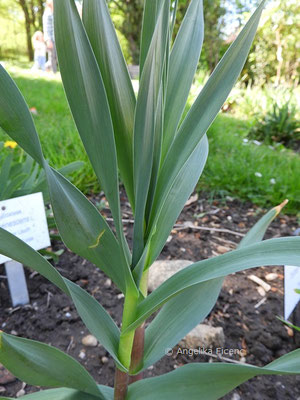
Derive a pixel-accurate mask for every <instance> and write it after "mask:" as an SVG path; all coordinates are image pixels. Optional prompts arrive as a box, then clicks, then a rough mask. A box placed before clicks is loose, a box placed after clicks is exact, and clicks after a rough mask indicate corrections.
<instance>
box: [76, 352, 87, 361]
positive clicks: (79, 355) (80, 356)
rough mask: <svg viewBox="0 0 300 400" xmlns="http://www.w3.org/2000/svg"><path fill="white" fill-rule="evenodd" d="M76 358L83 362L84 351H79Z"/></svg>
mask: <svg viewBox="0 0 300 400" xmlns="http://www.w3.org/2000/svg"><path fill="white" fill-rule="evenodd" d="M78 357H79V358H80V359H81V360H84V359H85V357H86V354H85V351H84V350H81V351H80V353H79V354H78Z"/></svg>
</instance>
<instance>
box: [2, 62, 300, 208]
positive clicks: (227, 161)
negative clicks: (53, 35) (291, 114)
mask: <svg viewBox="0 0 300 400" xmlns="http://www.w3.org/2000/svg"><path fill="white" fill-rule="evenodd" d="M7 66H8V70H9V71H10V73H11V75H12V76H13V78H14V79H15V81H16V83H17V85H18V86H19V88H20V90H21V92H22V93H23V95H24V97H25V99H26V101H27V103H28V105H29V107H35V108H36V109H37V112H38V115H37V116H34V120H35V123H36V126H37V130H38V133H39V136H40V139H41V142H42V146H43V150H44V154H45V156H46V157H47V158H48V159H49V161H50V164H51V165H53V166H55V167H57V168H59V167H61V166H63V165H66V164H67V163H70V162H72V161H75V160H81V161H84V162H85V167H84V168H83V169H81V170H80V171H78V172H76V173H74V175H73V182H74V183H75V185H76V186H78V187H79V188H80V189H81V190H82V191H83V192H84V193H91V192H95V191H98V190H99V185H98V184H97V180H96V178H95V175H94V173H93V170H92V168H91V166H90V164H89V161H88V159H87V156H86V154H85V152H84V150H83V146H82V143H81V140H80V138H79V135H78V133H77V131H76V128H75V125H74V122H73V120H72V117H71V114H70V111H69V108H68V105H67V101H66V99H65V95H64V91H63V88H62V85H61V82H60V80H59V78H58V77H53V76H52V75H49V74H44V75H43V74H35V75H34V74H32V72H31V71H29V70H28V69H27V70H26V69H24V68H20V67H12V66H11V65H10V64H8V65H7ZM251 123H252V120H251V121H247V119H246V118H243V119H242V118H240V119H239V118H237V117H236V116H230V115H226V114H219V116H218V117H217V119H216V121H215V122H214V124H213V125H212V127H211V128H210V129H209V132H208V137H209V143H210V154H209V157H208V162H207V165H206V167H205V170H204V173H203V175H202V177H201V179H200V182H199V184H198V188H199V190H205V191H209V192H210V193H211V194H212V195H213V196H215V195H216V196H226V195H229V196H232V197H238V198H240V199H242V200H250V201H252V202H253V203H256V204H258V205H260V206H262V207H269V206H274V205H277V204H279V203H280V202H281V201H283V200H284V199H285V198H288V199H289V200H290V202H289V204H288V206H287V207H286V211H288V212H292V213H297V212H299V206H300V179H299V171H300V157H299V155H297V154H295V153H293V152H291V151H288V150H285V149H282V148H281V149H270V148H269V147H268V146H265V145H261V146H257V145H255V144H253V143H251V142H249V143H246V144H245V143H244V142H243V139H244V138H245V137H246V135H247V132H248V129H249V127H250V125H251ZM6 139H7V136H5V134H3V133H1V132H0V141H1V140H6ZM257 173H258V175H260V174H261V177H260V176H256V175H257ZM274 180H275V184H274V183H273V184H272V183H271V182H274Z"/></svg>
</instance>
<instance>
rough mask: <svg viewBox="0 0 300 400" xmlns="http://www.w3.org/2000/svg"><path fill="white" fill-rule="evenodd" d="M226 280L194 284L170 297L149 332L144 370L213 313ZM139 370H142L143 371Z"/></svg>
mask: <svg viewBox="0 0 300 400" xmlns="http://www.w3.org/2000/svg"><path fill="white" fill-rule="evenodd" d="M222 283H223V279H212V280H210V281H208V282H205V283H201V284H199V285H194V286H192V287H190V288H189V289H187V290H185V291H184V293H182V294H179V295H178V296H175V297H174V298H172V299H171V300H169V301H168V302H167V303H166V304H165V305H164V306H163V308H162V309H161V311H160V312H159V313H158V315H157V316H156V317H155V318H154V320H153V321H152V322H151V323H150V325H149V326H148V328H147V329H146V332H145V350H144V360H143V365H141V366H140V367H141V368H140V369H139V371H140V370H144V369H146V368H148V367H149V366H150V365H153V364H155V363H156V361H158V360H159V359H160V358H161V357H163V356H164V355H165V352H166V349H167V348H173V347H174V346H175V345H176V344H177V343H178V342H179V341H180V340H181V339H182V338H183V337H184V336H185V335H187V334H188V333H189V332H190V331H191V330H192V329H193V328H194V327H195V326H196V325H197V324H199V323H200V322H201V321H202V320H203V319H204V318H206V317H207V315H208V314H209V313H210V311H211V310H212V308H213V307H214V305H215V304H216V301H217V299H218V296H219V293H220V290H221V286H222ZM139 371H138V372H139Z"/></svg>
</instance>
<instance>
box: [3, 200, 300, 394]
mask: <svg viewBox="0 0 300 400" xmlns="http://www.w3.org/2000/svg"><path fill="white" fill-rule="evenodd" d="M95 200H97V201H98V202H99V201H100V200H101V199H100V198H98V199H95ZM102 200H103V199H102ZM123 200H124V201H123V211H124V218H125V220H127V222H126V225H125V226H126V231H127V235H128V238H129V239H130V237H131V234H132V223H131V218H132V216H131V214H130V211H129V208H128V206H127V204H126V201H125V199H123ZM192 200H193V199H192ZM102 212H103V213H104V214H106V215H107V216H108V217H109V212H108V210H106V209H105V208H104V209H103V210H102ZM262 213H263V211H262V210H261V209H259V208H257V207H255V206H253V205H251V204H249V203H248V204H246V203H241V202H239V201H237V200H233V199H229V200H227V201H226V202H222V201H216V200H214V201H210V200H209V199H205V200H201V201H200V200H197V199H196V197H194V201H192V202H191V203H190V204H189V205H188V206H186V207H185V209H184V211H183V213H182V214H181V216H180V218H179V220H178V222H177V225H176V228H175V229H174V230H173V231H172V234H171V235H170V237H169V241H168V243H167V245H166V246H165V248H164V250H163V251H162V254H161V256H160V258H161V259H188V260H191V261H196V260H201V259H205V258H209V257H212V256H214V255H217V254H221V253H223V252H225V251H228V250H230V249H233V248H235V246H236V244H238V242H239V241H240V239H241V238H242V237H241V235H242V234H244V233H246V232H247V231H248V229H249V228H250V227H251V226H252V225H253V224H254V223H255V222H256V221H257V220H258V218H259V217H260V216H261V215H262ZM188 225H190V226H191V227H188ZM202 228H204V230H203V229H202ZM296 228H298V225H297V218H296V217H294V216H280V217H278V218H277V220H276V221H274V222H273V223H272V226H271V227H270V228H269V230H268V233H267V235H266V237H267V238H270V237H278V236H290V235H292V233H293V231H294V230H295V229H296ZM219 230H221V231H219ZM62 246H63V245H62V244H59V243H56V244H55V246H54V248H55V249H58V248H61V247H62ZM56 267H57V269H58V270H59V272H61V273H62V274H63V275H64V276H65V277H67V278H69V279H71V280H72V281H74V282H76V283H77V284H79V285H80V286H82V287H84V288H85V289H87V290H88V291H89V292H90V293H92V294H93V295H94V296H95V298H96V299H97V300H99V301H100V302H101V304H102V305H103V306H104V307H105V308H106V310H107V311H108V312H109V313H110V315H111V316H112V317H113V318H114V319H115V320H117V321H118V322H120V319H121V311H122V302H123V296H122V294H121V293H120V292H119V291H118V290H117V289H116V288H115V287H114V285H113V284H112V283H111V281H110V280H109V279H107V277H106V276H105V275H104V274H102V272H100V271H99V270H98V269H96V268H95V267H93V265H91V263H89V262H87V261H84V260H83V259H81V258H80V257H79V256H77V255H74V254H72V253H70V252H69V251H67V250H66V251H65V252H64V254H63V255H62V256H61V257H60V259H59V262H58V263H57V264H56ZM270 272H273V273H275V274H277V277H276V275H274V276H275V277H276V278H275V279H274V280H272V281H269V282H268V283H269V284H270V285H271V290H270V291H268V292H267V293H265V294H264V293H262V292H261V290H260V292H259V291H258V287H259V286H258V285H257V284H256V283H254V282H253V281H251V280H250V279H249V276H250V275H251V274H254V275H256V276H258V277H260V278H262V279H263V280H265V279H266V275H267V274H269V273H270ZM3 274H4V271H3V267H2V266H1V267H0V275H3ZM26 276H27V282H28V288H29V293H30V298H31V304H30V305H28V306H25V307H17V308H15V309H13V308H12V307H11V303H10V299H9V294H8V289H7V285H6V281H5V280H4V279H2V280H1V281H0V285H1V291H0V307H1V313H0V329H2V330H4V331H5V332H7V333H13V334H16V335H20V336H22V337H27V338H31V339H36V340H40V341H42V342H45V343H48V344H52V345H54V346H56V347H58V348H60V349H61V350H63V351H65V352H68V353H69V354H70V355H71V356H73V357H75V358H76V359H77V360H79V361H80V362H81V363H82V364H83V365H84V366H85V367H86V368H87V369H88V370H89V372H90V373H91V374H92V375H93V377H94V378H95V379H96V381H97V382H99V383H103V384H106V385H110V386H112V385H113V378H114V375H113V374H114V363H113V361H112V360H111V359H110V357H109V355H108V354H107V352H106V351H105V350H104V348H103V347H101V346H100V345H98V346H96V347H88V346H84V345H83V344H82V339H83V337H85V336H86V335H88V331H87V330H86V328H85V327H84V325H83V323H82V322H81V320H80V318H79V317H78V315H77V313H76V311H75V309H74V307H73V306H72V304H71V301H70V299H69V298H68V297H67V296H66V295H64V294H62V293H61V292H60V291H59V290H58V289H57V288H56V287H54V286H53V285H52V284H51V283H49V282H48V281H46V280H45V279H44V278H43V277H41V276H40V275H38V274H36V273H34V272H32V271H31V270H29V269H26ZM282 314H283V268H282V267H273V268H267V267H264V268H260V269H259V268H257V269H252V270H248V271H244V272H241V273H237V274H235V275H231V276H229V277H228V278H226V280H225V282H224V285H223V289H222V291H221V294H220V297H219V300H218V303H217V304H216V306H215V308H214V309H213V311H212V313H211V314H210V315H209V316H208V317H207V320H206V321H205V323H208V324H211V325H212V326H221V327H223V329H224V333H225V338H226V340H225V348H228V349H244V350H245V351H246V357H245V358H246V362H248V363H251V364H256V365H260V366H261V365H265V364H267V363H268V362H270V361H272V360H274V359H275V358H278V357H279V356H281V355H283V354H285V353H287V352H289V351H291V350H293V349H295V348H297V347H298V346H297V343H299V338H297V337H296V336H295V334H294V333H293V331H291V330H290V329H287V328H286V327H285V326H284V325H283V324H282V323H281V322H280V321H278V320H277V319H276V316H277V315H280V316H281V315H282ZM224 357H229V356H224ZM232 358H234V359H235V360H237V361H241V360H240V357H239V356H235V357H234V356H233V357H232ZM209 359H211V358H210V357H208V356H203V355H201V356H194V357H189V356H184V355H176V348H175V351H174V352H173V356H165V357H164V358H163V359H162V360H160V361H159V362H158V363H157V364H156V365H155V366H154V367H152V368H150V369H148V370H147V371H146V374H145V375H146V376H155V375H159V374H162V373H165V372H168V371H172V370H174V368H177V367H178V366H181V365H183V364H185V363H187V362H195V361H197V362H199V361H200V362H201V361H208V360H209ZM211 360H212V361H216V360H215V358H214V359H211ZM1 379H2V381H1ZM11 380H12V381H11V382H10V383H4V381H5V379H3V372H2V373H1V370H0V386H1V387H2V391H3V392H2V393H0V395H1V394H2V395H5V396H15V395H16V394H17V392H18V391H19V390H20V389H21V388H22V383H21V382H19V381H18V380H14V379H13V378H11ZM4 389H5V391H4ZM36 390H37V389H36V388H33V387H30V386H26V387H25V392H26V393H30V392H33V391H36ZM235 394H236V395H235V397H233V393H231V394H230V395H227V396H225V397H224V399H227V400H229V399H232V398H234V399H239V398H241V399H243V400H255V399H257V400H258V399H259V400H269V399H272V400H273V399H279V400H281V399H282V400H288V399H291V400H295V399H299V398H300V377H299V376H297V377H296V376H294V377H293V376H292V377H280V376H279V377H278V376H277V377H273V376H271V377H259V378H254V379H252V380H251V381H250V382H247V383H245V384H243V385H241V386H240V387H239V388H238V389H236V391H235ZM239 396H240V397H239Z"/></svg>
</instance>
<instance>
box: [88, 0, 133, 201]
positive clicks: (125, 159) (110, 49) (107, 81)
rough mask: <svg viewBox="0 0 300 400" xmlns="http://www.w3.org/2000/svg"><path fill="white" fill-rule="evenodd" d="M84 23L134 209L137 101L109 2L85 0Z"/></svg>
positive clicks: (121, 168) (125, 183) (123, 177)
mask: <svg viewBox="0 0 300 400" xmlns="http://www.w3.org/2000/svg"><path fill="white" fill-rule="evenodd" d="M83 23H84V26H85V29H86V32H87V35H88V37H89V40H90V43H91V46H92V48H93V51H94V54H95V57H96V59H97V62H98V65H99V68H100V71H101V75H102V79H103V83H104V85H105V89H106V94H107V98H108V102H109V106H110V113H111V117H112V122H113V126H114V134H115V141H116V146H117V155H118V164H119V169H120V173H121V177H122V181H123V183H124V185H125V188H126V193H127V195H128V198H129V201H130V203H131V205H132V206H133V209H134V191H133V151H132V146H133V136H132V134H133V125H134V110H135V104H136V99H135V94H134V91H133V87H132V84H131V80H130V76H129V73H128V69H127V66H126V63H125V60H124V57H123V54H122V50H121V47H120V44H119V41H118V38H117V35H116V31H115V29H114V26H113V23H112V21H111V18H110V15H109V11H108V7H107V4H106V1H105V0H84V2H83Z"/></svg>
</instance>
